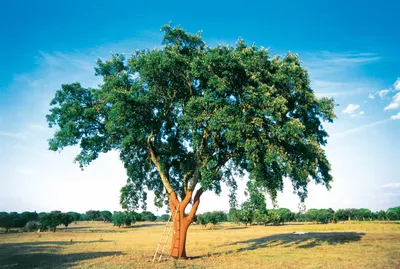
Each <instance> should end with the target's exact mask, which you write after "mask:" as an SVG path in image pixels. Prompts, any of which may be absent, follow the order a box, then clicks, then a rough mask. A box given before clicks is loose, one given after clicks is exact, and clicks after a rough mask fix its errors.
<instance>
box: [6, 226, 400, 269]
mask: <svg viewBox="0 0 400 269" xmlns="http://www.w3.org/2000/svg"><path fill="white" fill-rule="evenodd" d="M163 228H164V226H163V224H161V223H138V224H135V226H134V227H132V228H115V227H112V225H111V224H108V223H101V222H80V223H78V224H71V226H70V228H67V229H58V231H57V232H56V233H52V232H45V233H9V234H0V268H230V269H233V268H400V224H396V223H392V224H387V223H378V222H364V223H363V222H353V223H345V224H326V225H313V224H306V225H303V224H300V225H299V224H289V225H284V226H266V227H265V226H251V227H247V228H246V227H244V226H237V225H232V224H229V223H226V224H223V225H219V226H216V229H215V230H203V229H201V227H200V226H197V225H192V226H191V227H190V229H189V234H188V243H187V253H188V255H189V256H191V257H192V259H190V260H177V261H175V260H172V259H167V258H166V259H163V261H162V262H159V263H156V264H155V265H154V266H153V265H152V263H151V260H152V257H153V255H154V251H155V248H156V246H157V242H158V240H159V238H160V236H161V233H162V231H163ZM293 232H308V233H307V234H304V235H295V234H293ZM168 249H169V246H168Z"/></svg>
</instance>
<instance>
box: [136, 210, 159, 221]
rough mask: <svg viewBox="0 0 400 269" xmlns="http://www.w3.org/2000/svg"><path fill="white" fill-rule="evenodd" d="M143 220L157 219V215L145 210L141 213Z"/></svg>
mask: <svg viewBox="0 0 400 269" xmlns="http://www.w3.org/2000/svg"><path fill="white" fill-rule="evenodd" d="M140 216H141V220H142V221H155V220H156V219H157V217H156V216H155V215H154V214H153V213H152V212H150V211H143V212H142V213H140Z"/></svg>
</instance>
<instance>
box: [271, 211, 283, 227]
mask: <svg viewBox="0 0 400 269" xmlns="http://www.w3.org/2000/svg"><path fill="white" fill-rule="evenodd" d="M268 223H271V224H273V225H279V224H280V223H281V215H279V213H278V212H276V211H275V212H274V211H270V212H268Z"/></svg>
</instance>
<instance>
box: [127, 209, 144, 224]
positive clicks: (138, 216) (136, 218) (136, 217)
mask: <svg viewBox="0 0 400 269" xmlns="http://www.w3.org/2000/svg"><path fill="white" fill-rule="evenodd" d="M129 212H130V214H131V215H132V216H133V217H134V218H135V221H136V222H138V221H144V220H143V219H142V215H141V214H140V213H137V212H135V211H129Z"/></svg>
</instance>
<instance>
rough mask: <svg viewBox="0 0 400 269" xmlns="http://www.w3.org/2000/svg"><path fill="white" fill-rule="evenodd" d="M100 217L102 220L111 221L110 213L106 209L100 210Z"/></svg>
mask: <svg viewBox="0 0 400 269" xmlns="http://www.w3.org/2000/svg"><path fill="white" fill-rule="evenodd" d="M100 218H101V220H102V221H105V222H111V221H112V213H111V212H110V211H108V210H103V211H101V212H100Z"/></svg>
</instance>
